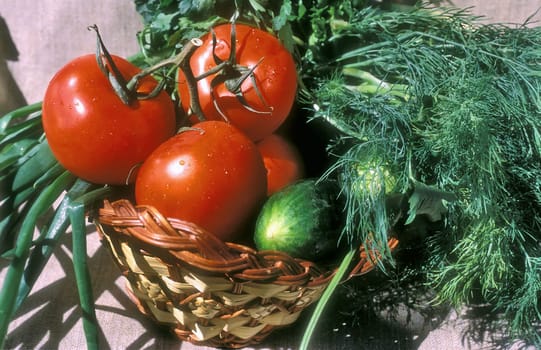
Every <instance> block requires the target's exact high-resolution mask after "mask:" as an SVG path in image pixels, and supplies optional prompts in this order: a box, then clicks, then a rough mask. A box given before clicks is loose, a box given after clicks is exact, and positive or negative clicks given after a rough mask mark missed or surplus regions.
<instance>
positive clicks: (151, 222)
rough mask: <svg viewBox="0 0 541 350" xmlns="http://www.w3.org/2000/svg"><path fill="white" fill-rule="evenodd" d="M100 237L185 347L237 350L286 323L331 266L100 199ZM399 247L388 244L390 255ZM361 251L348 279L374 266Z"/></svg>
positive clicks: (146, 309) (137, 293)
mask: <svg viewBox="0 0 541 350" xmlns="http://www.w3.org/2000/svg"><path fill="white" fill-rule="evenodd" d="M95 219H96V226H97V229H98V232H99V233H100V234H101V236H102V240H103V242H104V243H105V245H106V246H107V247H108V249H109V250H110V251H111V253H112V255H113V257H114V260H115V261H116V263H117V264H118V265H119V267H120V269H121V271H122V273H123V275H124V276H125V277H126V278H127V280H128V292H129V294H130V296H131V297H132V299H133V300H134V302H135V303H136V304H137V306H138V308H139V310H140V311H141V312H142V313H143V314H145V315H147V316H149V317H150V318H152V319H154V320H155V321H156V322H157V323H158V324H161V325H166V326H168V327H170V328H171V329H172V330H173V331H174V333H175V334H176V335H177V336H178V338H180V339H181V340H183V341H189V342H191V343H194V344H198V345H207V346H213V347H229V348H241V347H245V346H249V345H254V344H257V343H260V342H261V341H262V340H263V339H264V338H265V337H266V336H267V335H269V334H270V333H271V332H272V331H273V330H274V329H276V328H279V327H283V326H286V325H290V324H292V323H293V322H295V320H297V318H298V317H299V315H300V313H301V311H302V310H304V309H305V308H306V307H308V306H309V305H311V304H312V303H314V302H315V301H317V300H318V299H319V298H320V296H321V294H322V293H323V291H324V289H325V288H326V287H327V285H328V283H329V282H330V279H331V278H332V277H333V275H334V270H333V269H332V268H321V267H318V266H317V265H316V264H314V263H312V262H309V261H304V260H299V259H293V258H291V257H290V256H288V255H286V254H283V253H280V252H275V251H266V252H264V251H256V250H254V249H252V248H250V247H247V246H244V245H240V244H234V243H223V242H222V241H220V240H219V239H217V238H215V237H214V236H212V235H211V234H209V233H207V232H205V231H203V230H202V229H200V228H198V227H196V226H195V225H193V224H190V223H187V222H184V221H180V220H175V219H166V218H165V217H163V216H162V215H161V214H160V213H159V212H158V211H156V210H155V209H154V208H152V207H145V206H137V207H135V206H134V205H132V204H131V202H130V201H129V200H125V199H122V200H117V201H114V202H109V201H105V202H104V206H103V207H102V208H101V209H100V210H99V213H98V215H97V217H96V218H95ZM397 243H398V242H397V241H396V240H394V239H393V240H390V241H389V245H390V247H391V248H392V249H394V247H395V246H396V244H397ZM376 259H377V256H371V257H369V256H367V255H366V254H365V252H364V251H362V250H361V252H360V255H359V259H358V263H357V264H356V266H355V268H353V269H352V271H351V274H350V275H351V276H352V275H358V274H363V273H366V272H368V271H370V270H372V269H373V268H374V263H375V260H376Z"/></svg>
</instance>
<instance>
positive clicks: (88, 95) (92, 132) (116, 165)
mask: <svg viewBox="0 0 541 350" xmlns="http://www.w3.org/2000/svg"><path fill="white" fill-rule="evenodd" d="M112 64H114V66H115V67H116V68H115V69H118V71H117V73H118V76H117V78H120V79H122V78H124V79H125V80H129V79H130V78H131V77H133V76H134V75H136V74H138V73H139V72H140V71H141V70H140V69H139V68H138V67H136V66H135V65H133V64H132V63H130V62H128V61H127V60H125V59H124V58H122V57H118V56H110V61H109V62H107V63H106V67H108V68H107V69H109V70H110V71H111V72H114V69H113V68H112V66H111V65H112ZM107 75H108V74H107V73H106V72H104V71H102V69H100V65H99V64H98V60H97V58H96V55H92V54H89V55H84V56H80V57H78V58H75V59H74V60H72V61H71V62H69V63H68V64H66V65H65V66H64V67H62V68H61V69H60V70H59V71H58V72H57V73H56V75H55V76H54V77H53V78H52V80H51V81H50V83H49V85H48V87H47V90H46V92H45V97H44V99H43V127H44V130H45V134H46V137H47V141H48V143H49V146H50V147H51V150H52V152H53V154H54V156H55V157H56V158H57V160H58V162H59V163H60V164H61V165H62V166H63V167H65V168H66V169H67V170H69V171H70V172H72V173H73V174H75V175H76V176H78V177H80V178H82V179H84V180H87V181H89V182H93V183H98V184H110V185H120V184H125V183H128V182H133V179H134V178H135V177H134V176H133V175H134V170H136V168H137V166H138V165H139V164H140V163H141V162H143V160H144V159H145V158H146V157H147V156H148V155H149V154H150V153H151V152H152V151H153V150H154V149H155V148H156V147H157V146H158V145H160V144H161V143H162V142H164V141H165V140H167V139H168V138H170V137H171V136H173V135H174V133H175V131H176V115H175V108H174V105H173V102H172V100H171V98H170V96H169V95H168V94H167V92H165V91H163V90H162V91H160V92H159V93H158V94H157V95H156V96H149V98H146V99H139V98H136V97H135V95H149V94H153V92H155V89H156V87H157V86H158V82H157V81H156V79H154V78H153V77H152V76H150V75H148V76H144V77H142V78H141V79H139V81H138V83H137V85H136V86H135V89H134V90H132V91H124V92H127V93H128V94H130V93H131V94H132V95H133V96H132V97H134V98H132V99H131V100H130V101H129V103H126V101H123V100H122V99H121V98H120V97H119V96H118V95H117V91H115V89H114V86H113V85H114V84H111V81H110V79H109V78H108V76H107Z"/></svg>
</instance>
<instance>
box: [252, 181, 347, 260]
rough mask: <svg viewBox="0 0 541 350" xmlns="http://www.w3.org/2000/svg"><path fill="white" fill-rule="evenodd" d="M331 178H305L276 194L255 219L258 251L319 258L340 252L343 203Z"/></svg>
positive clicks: (308, 258)
mask: <svg viewBox="0 0 541 350" xmlns="http://www.w3.org/2000/svg"><path fill="white" fill-rule="evenodd" d="M338 193H339V189H338V186H337V185H336V184H335V183H334V182H331V181H317V180H315V179H305V180H301V181H299V182H296V183H294V184H292V185H289V186H288V187H286V188H284V189H283V190H281V191H279V192H277V193H275V194H273V195H272V196H271V197H269V199H267V201H266V202H265V204H264V205H263V208H262V209H261V212H260V213H259V216H258V218H257V221H256V228H255V233H254V242H255V245H256V247H257V249H258V250H278V251H281V252H284V253H287V254H288V255H290V256H292V257H294V258H301V259H306V260H310V261H320V260H323V259H326V258H329V257H330V256H331V255H333V254H332V253H335V252H337V251H338V242H339V236H340V232H341V230H342V225H343V224H342V216H341V212H342V209H343V205H341V204H340V202H339V201H338Z"/></svg>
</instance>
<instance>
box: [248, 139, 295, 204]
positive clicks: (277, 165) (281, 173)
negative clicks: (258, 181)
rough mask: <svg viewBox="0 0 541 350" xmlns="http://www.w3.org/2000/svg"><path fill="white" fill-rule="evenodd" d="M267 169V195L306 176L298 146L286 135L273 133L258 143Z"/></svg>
mask: <svg viewBox="0 0 541 350" xmlns="http://www.w3.org/2000/svg"><path fill="white" fill-rule="evenodd" d="M257 148H258V149H259V152H260V153H261V156H262V157H263V162H264V163H265V168H266V169H267V195H268V196H270V195H271V194H273V193H275V192H277V191H279V190H281V189H282V188H284V187H286V186H287V185H289V184H291V183H293V182H295V181H297V180H299V179H300V178H302V177H303V176H304V164H303V161H302V159H301V156H300V154H299V152H298V150H297V148H296V147H295V146H294V145H293V144H292V143H290V142H289V141H288V140H286V139H285V138H284V137H282V136H280V135H277V134H272V135H270V136H267V137H266V138H264V139H263V140H261V141H259V142H258V143H257Z"/></svg>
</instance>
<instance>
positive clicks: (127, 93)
mask: <svg viewBox="0 0 541 350" xmlns="http://www.w3.org/2000/svg"><path fill="white" fill-rule="evenodd" d="M88 30H94V32H96V39H97V45H96V62H97V63H98V66H99V67H100V69H101V71H102V72H103V73H104V74H105V75H106V76H107V79H108V80H109V82H110V83H111V86H112V87H113V89H114V90H115V93H116V94H117V96H118V97H119V98H120V99H121V100H122V102H123V103H124V104H126V105H130V104H131V103H132V102H133V100H134V99H135V96H134V92H133V91H131V90H130V89H128V86H127V82H126V79H125V78H124V76H123V75H122V73H121V72H120V70H119V69H118V67H117V66H116V64H115V63H114V61H113V57H112V56H111V54H110V53H109V51H108V50H107V48H106V47H105V43H104V42H103V40H102V38H101V34H100V31H99V29H98V26H97V25H95V24H94V25H91V26H89V27H88Z"/></svg>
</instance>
